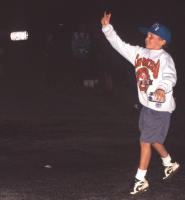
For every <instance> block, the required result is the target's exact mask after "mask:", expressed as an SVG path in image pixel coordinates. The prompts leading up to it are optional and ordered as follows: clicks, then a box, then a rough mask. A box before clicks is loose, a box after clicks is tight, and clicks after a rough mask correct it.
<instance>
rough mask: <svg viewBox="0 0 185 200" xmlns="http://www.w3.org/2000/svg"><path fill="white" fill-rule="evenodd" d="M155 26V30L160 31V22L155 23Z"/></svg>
mask: <svg viewBox="0 0 185 200" xmlns="http://www.w3.org/2000/svg"><path fill="white" fill-rule="evenodd" d="M153 28H154V30H155V31H158V30H159V28H160V25H159V23H155V24H154V25H153Z"/></svg>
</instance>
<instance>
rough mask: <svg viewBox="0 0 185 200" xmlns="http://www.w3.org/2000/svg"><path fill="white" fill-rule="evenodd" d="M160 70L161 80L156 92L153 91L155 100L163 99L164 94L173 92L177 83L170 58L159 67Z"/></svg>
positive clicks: (173, 65)
mask: <svg viewBox="0 0 185 200" xmlns="http://www.w3.org/2000/svg"><path fill="white" fill-rule="evenodd" d="M161 68H162V69H161V70H162V80H161V81H160V82H159V84H158V87H157V90H156V91H155V96H156V99H157V100H159V101H160V100H163V98H164V99H165V93H169V92H171V91H172V90H173V87H174V86H175V84H176V82H177V74H176V69H175V64H174V62H173V60H172V58H171V57H170V58H169V59H168V60H166V62H164V63H163V66H161Z"/></svg>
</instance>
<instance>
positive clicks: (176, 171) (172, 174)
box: [163, 165, 180, 181]
mask: <svg viewBox="0 0 185 200" xmlns="http://www.w3.org/2000/svg"><path fill="white" fill-rule="evenodd" d="M179 169H180V165H179V167H178V168H177V169H176V170H175V171H174V172H173V173H171V174H170V175H169V176H168V177H167V178H165V179H163V181H168V180H170V179H171V178H172V177H173V176H174V175H175V174H176V173H178V172H179Z"/></svg>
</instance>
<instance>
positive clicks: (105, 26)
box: [101, 12, 141, 65]
mask: <svg viewBox="0 0 185 200" xmlns="http://www.w3.org/2000/svg"><path fill="white" fill-rule="evenodd" d="M110 18H111V14H106V12H105V13H104V17H103V18H102V20H101V24H102V31H103V33H104V34H105V37H106V38H107V40H108V41H109V42H110V44H111V46H112V47H113V48H114V49H115V50H116V51H118V52H119V53H120V54H121V55H122V56H123V57H125V58H126V59H127V60H128V61H129V62H131V63H132V64H133V65H134V62H135V57H136V54H137V53H138V50H139V48H141V47H138V46H132V45H130V44H128V43H125V42H124V41H123V40H122V39H121V38H120V37H119V36H118V35H117V33H116V31H115V30H114V28H113V26H112V25H111V24H110V23H109V22H110Z"/></svg>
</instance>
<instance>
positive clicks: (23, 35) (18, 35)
mask: <svg viewBox="0 0 185 200" xmlns="http://www.w3.org/2000/svg"><path fill="white" fill-rule="evenodd" d="M10 39H11V40H12V41H19V40H27V39H28V32H27V31H15V32H11V33H10Z"/></svg>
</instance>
